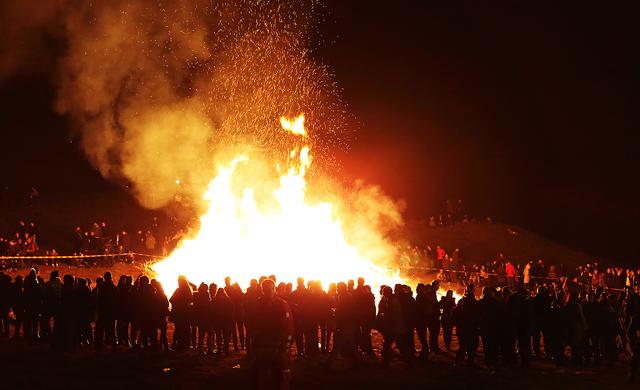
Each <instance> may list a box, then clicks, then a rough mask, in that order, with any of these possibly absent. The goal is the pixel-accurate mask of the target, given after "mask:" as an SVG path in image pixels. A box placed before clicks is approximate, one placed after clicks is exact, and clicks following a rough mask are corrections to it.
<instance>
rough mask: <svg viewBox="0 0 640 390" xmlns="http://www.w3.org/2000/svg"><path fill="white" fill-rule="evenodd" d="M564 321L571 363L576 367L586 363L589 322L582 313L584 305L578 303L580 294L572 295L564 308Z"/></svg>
mask: <svg viewBox="0 0 640 390" xmlns="http://www.w3.org/2000/svg"><path fill="white" fill-rule="evenodd" d="M564 321H565V326H566V328H565V329H566V331H565V339H566V340H567V342H568V344H569V346H570V347H571V361H572V362H573V363H574V364H575V365H582V364H583V363H584V341H585V337H586V332H587V322H586V320H585V318H584V314H583V312H582V305H580V303H579V302H578V294H577V293H574V292H572V293H570V294H569V298H568V299H567V304H566V305H565V307H564Z"/></svg>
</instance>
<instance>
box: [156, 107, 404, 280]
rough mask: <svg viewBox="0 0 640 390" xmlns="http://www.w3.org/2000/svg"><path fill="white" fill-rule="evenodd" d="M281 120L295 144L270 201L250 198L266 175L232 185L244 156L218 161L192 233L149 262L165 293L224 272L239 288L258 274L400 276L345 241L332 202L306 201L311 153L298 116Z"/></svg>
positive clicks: (337, 277) (217, 277)
mask: <svg viewBox="0 0 640 390" xmlns="http://www.w3.org/2000/svg"><path fill="white" fill-rule="evenodd" d="M280 123H281V126H282V129H283V130H285V131H287V132H290V133H292V134H294V135H296V136H297V138H298V139H299V140H300V141H301V142H300V143H299V144H298V145H296V146H295V147H294V148H293V149H292V150H291V153H290V155H289V157H290V159H289V160H290V161H289V163H288V167H287V170H286V172H284V173H283V174H282V175H281V176H280V177H279V185H277V186H276V188H275V189H274V190H273V191H272V193H271V197H272V200H273V201H274V202H272V203H269V202H268V201H266V202H258V201H256V197H255V196H254V194H255V189H256V188H258V187H263V186H267V187H268V186H269V184H270V183H268V182H265V181H268V180H269V179H267V178H265V177H264V176H256V175H255V174H253V175H252V181H253V184H252V185H251V186H240V188H237V187H238V186H235V185H234V184H236V183H234V179H235V178H236V174H237V170H238V168H239V166H241V165H244V164H250V163H251V160H250V158H249V156H247V155H240V156H238V157H236V158H235V159H233V161H232V162H231V163H230V164H229V165H227V166H224V167H219V168H218V175H217V176H216V177H215V178H213V179H212V180H211V182H210V183H209V186H208V189H207V191H206V193H205V195H204V198H205V200H206V201H207V202H208V203H209V210H208V211H207V212H206V213H205V214H204V215H203V216H202V217H201V219H200V223H201V225H200V230H199V232H198V233H197V235H196V236H195V237H194V238H192V239H187V240H185V241H183V242H182V243H181V244H180V245H179V247H178V248H177V249H176V250H175V251H174V252H173V253H172V254H171V255H170V256H169V257H168V258H166V259H165V260H163V261H161V262H159V263H156V264H155V265H153V266H152V268H153V270H154V271H155V272H156V273H157V274H158V275H157V277H158V279H159V280H160V282H162V284H163V285H164V286H165V288H166V289H167V290H168V291H173V289H175V288H176V287H177V278H178V276H179V275H185V276H186V277H187V278H188V279H189V280H190V281H191V282H194V283H200V282H207V283H209V282H211V281H221V280H222V278H224V277H225V276H230V277H231V278H232V279H234V280H237V281H239V282H240V284H241V285H244V286H246V285H248V282H249V280H250V279H251V278H256V277H258V276H260V275H276V276H277V277H278V278H279V280H285V281H288V282H292V281H295V279H296V278H297V277H299V276H302V277H304V278H305V279H307V280H311V279H312V280H319V281H321V282H322V284H323V285H324V286H325V288H326V286H327V285H328V284H329V283H331V282H337V281H343V280H345V279H348V278H352V279H355V278H357V277H359V276H362V277H364V278H365V280H367V282H368V283H369V284H371V285H372V287H374V288H376V287H379V286H380V285H382V284H386V285H393V284H395V283H402V282H403V281H402V278H400V276H399V272H398V271H392V270H390V269H388V268H385V267H381V266H378V265H376V264H374V263H373V262H372V261H371V259H367V258H366V257H364V256H363V255H362V252H361V251H359V250H358V248H357V247H356V246H354V245H352V244H351V243H350V242H349V240H348V238H347V237H346V236H345V232H344V231H343V229H342V223H341V220H340V218H339V216H338V215H336V208H335V207H334V205H333V204H331V203H329V202H323V201H320V202H318V203H315V204H310V203H309V202H308V201H307V199H306V197H305V190H306V187H307V183H306V180H305V174H306V173H307V170H308V169H309V168H310V167H311V162H312V156H311V151H310V147H309V146H308V145H307V144H305V141H306V138H307V131H306V129H305V127H304V115H300V116H298V117H297V118H295V119H287V118H284V117H283V118H281V120H280ZM368 244H371V243H368Z"/></svg>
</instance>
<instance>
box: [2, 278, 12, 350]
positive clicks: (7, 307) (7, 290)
mask: <svg viewBox="0 0 640 390" xmlns="http://www.w3.org/2000/svg"><path fill="white" fill-rule="evenodd" d="M11 287H12V286H11V277H10V276H9V275H6V274H5V273H4V272H0V336H3V337H9V332H10V325H9V324H10V321H9V313H10V311H11V294H12V291H11Z"/></svg>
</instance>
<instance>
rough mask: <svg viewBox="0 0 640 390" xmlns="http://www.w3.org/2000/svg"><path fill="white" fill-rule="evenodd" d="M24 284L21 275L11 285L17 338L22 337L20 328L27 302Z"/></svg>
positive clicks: (14, 333)
mask: <svg viewBox="0 0 640 390" xmlns="http://www.w3.org/2000/svg"><path fill="white" fill-rule="evenodd" d="M23 285H24V284H23V280H22V276H19V275H18V276H16V278H15V279H14V282H13V284H12V285H11V310H12V311H13V315H14V316H15V322H14V331H13V337H14V338H16V339H17V338H19V337H20V329H21V328H22V324H23V323H24V315H25V314H24V312H25V308H24V306H25V304H24V293H23V291H22V288H23Z"/></svg>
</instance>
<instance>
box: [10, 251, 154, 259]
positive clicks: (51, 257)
mask: <svg viewBox="0 0 640 390" xmlns="http://www.w3.org/2000/svg"><path fill="white" fill-rule="evenodd" d="M125 256H140V257H150V258H155V259H161V258H163V257H162V256H156V255H147V254H144V253H135V252H127V253H108V254H101V255H55V256H0V260H44V259H96V258H106V257H125Z"/></svg>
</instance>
